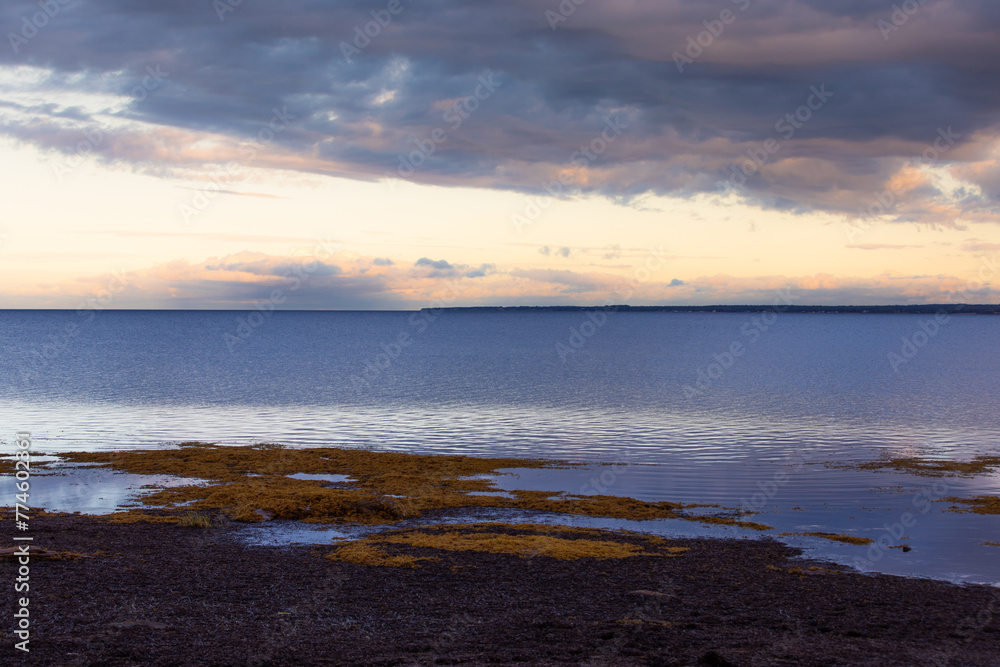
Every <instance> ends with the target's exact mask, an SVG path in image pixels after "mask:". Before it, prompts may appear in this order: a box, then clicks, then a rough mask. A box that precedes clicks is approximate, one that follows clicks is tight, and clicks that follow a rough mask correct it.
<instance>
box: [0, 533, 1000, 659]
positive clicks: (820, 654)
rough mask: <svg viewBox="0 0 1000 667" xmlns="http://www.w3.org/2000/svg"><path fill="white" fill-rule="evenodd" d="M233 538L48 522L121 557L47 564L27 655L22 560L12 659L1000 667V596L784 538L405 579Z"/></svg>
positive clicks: (303, 550)
mask: <svg viewBox="0 0 1000 667" xmlns="http://www.w3.org/2000/svg"><path fill="white" fill-rule="evenodd" d="M8 525H10V524H9V523H8ZM235 530H237V528H236V527H234V526H231V525H230V526H226V525H223V526H217V527H212V528H207V529H198V528H181V527H178V526H176V525H165V524H145V523H137V524H131V525H121V524H110V523H103V522H100V521H98V520H94V519H89V518H86V517H72V516H51V517H39V518H33V519H32V523H31V533H32V534H33V535H35V544H37V545H39V546H43V547H47V548H50V549H56V550H60V551H62V550H68V551H72V552H80V553H90V554H92V553H95V552H104V553H107V554H112V555H106V556H95V557H91V558H83V559H77V560H59V561H48V562H45V561H34V562H32V564H31V574H30V586H31V591H30V599H31V606H30V614H31V620H32V638H31V643H30V647H31V653H30V655H28V656H25V655H23V654H21V653H20V652H17V651H15V650H14V648H13V641H14V640H13V639H12V638H11V637H12V635H11V631H12V629H13V620H12V614H13V611H14V602H13V601H14V598H15V594H14V592H13V579H14V577H15V576H16V572H15V570H16V567H17V566H16V565H13V564H10V563H0V573H6V574H3V575H2V576H3V577H4V578H5V579H7V581H9V582H11V583H10V584H6V583H5V584H4V585H3V588H4V590H6V591H7V593H6V594H5V595H4V596H3V605H4V606H3V617H4V619H5V621H4V625H5V626H6V627H5V629H4V630H3V636H4V642H3V646H0V651H2V656H0V664H22V663H23V664H32V665H243V664H249V665H272V664H273V665H285V664H303V665H314V664H321V665H514V664H517V665H524V664H531V665H555V664H559V665H563V664H577V665H649V666H653V665H697V664H704V665H729V664H732V665H1000V630H998V628H1000V625H998V621H1000V590H997V589H991V588H987V587H957V586H953V585H949V584H944V583H938V582H931V581H924V580H912V579H903V578H896V577H888V576H865V575H860V574H853V573H833V572H831V569H832V570H836V569H837V567H836V566H833V565H830V564H823V563H815V562H804V561H801V560H794V559H792V557H793V556H794V555H795V553H796V552H795V551H794V550H792V549H790V548H788V547H786V546H783V545H781V544H778V543H775V542H766V541H748V540H739V541H718V540H677V541H676V542H673V543H672V544H674V545H676V546H686V547H690V548H691V551H689V552H687V553H685V554H684V555H683V557H676V558H663V557H635V558H627V559H621V560H607V561H595V560H591V559H583V560H578V561H561V560H555V559H552V558H547V557H532V558H521V557H518V556H513V555H504V554H488V553H472V552H440V551H437V552H433V553H434V555H437V556H441V557H442V558H441V560H440V561H436V562H425V563H423V567H422V568H420V569H408V568H389V567H372V566H362V565H352V564H349V563H342V562H333V561H330V560H326V559H324V558H322V555H323V554H326V553H328V552H329V551H330V549H329V548H322V549H321V548H316V547H294V548H284V549H275V548H257V547H246V546H243V545H241V544H240V543H238V542H236V541H235V540H234V539H233V537H232V534H233V532H234V531H235ZM619 539H622V540H623V541H628V540H630V539H632V538H629V537H623V538H619ZM411 551H412V553H414V554H421V555H428V554H430V553H431V552H429V551H428V550H421V549H417V548H411ZM809 566H818V567H819V569H815V570H809V569H808V567H809ZM790 570H791V571H790ZM635 591H646V593H642V594H637V593H634V592H635Z"/></svg>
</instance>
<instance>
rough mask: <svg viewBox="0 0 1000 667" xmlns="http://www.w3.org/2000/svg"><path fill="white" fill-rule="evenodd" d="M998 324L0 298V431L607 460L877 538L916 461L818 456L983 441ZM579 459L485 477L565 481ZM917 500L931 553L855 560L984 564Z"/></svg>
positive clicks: (995, 382)
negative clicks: (44, 304)
mask: <svg viewBox="0 0 1000 667" xmlns="http://www.w3.org/2000/svg"><path fill="white" fill-rule="evenodd" d="M998 341H1000V318H997V317H990V316H972V315H959V316H951V317H950V318H948V319H947V320H946V321H940V320H939V321H935V320H934V317H933V316H918V315H841V314H829V315H824V314H808V315H801V314H798V315H793V314H774V313H766V314H765V313H757V314H750V313H744V314H722V313H691V314H687V313H685V314H670V313H615V312H603V311H595V312H594V313H591V314H588V313H586V312H534V313H531V312H455V311H450V312H443V313H440V314H438V315H437V316H436V317H435V316H433V315H431V314H429V313H408V312H407V313H402V312H384V313H373V312H272V313H245V312H231V311H227V312H220V311H210V312H209V311H126V312H122V311H107V312H96V313H95V312H93V311H87V312H82V313H77V312H76V311H0V373H2V376H3V378H4V382H3V384H2V386H0V441H2V442H3V443H6V444H10V443H11V441H12V439H13V434H14V432H15V431H19V430H27V431H30V432H31V433H32V434H33V438H34V441H35V443H36V448H38V449H42V450H44V451H51V452H54V451H64V450H74V449H99V448H102V449H103V448H121V447H125V448H135V447H149V446H160V445H165V444H170V443H176V442H180V441H186V440H201V441H210V442H219V443H225V444H247V443H255V442H280V443H285V444H288V445H294V446H301V447H309V446H321V445H322V446H326V445H334V446H345V447H374V448H378V449H391V450H401V451H420V452H439V453H462V454H473V455H501V456H508V455H518V456H520V455H531V456H541V457H550V458H560V459H572V460H576V461H582V462H590V463H598V462H604V463H618V464H619V466H617V467H616V468H613V469H612V470H615V471H617V472H615V473H613V474H605V476H604V478H603V482H600V478H596V479H597V480H598V481H599V483H598V485H597V486H598V487H599V488H601V489H607V492H608V493H617V494H621V495H632V496H635V497H640V498H646V499H669V500H682V501H702V502H719V503H723V504H727V505H729V506H739V505H740V504H743V505H744V506H746V505H748V504H749V505H753V506H754V507H756V508H761V509H763V510H764V511H766V512H770V513H772V516H770V517H768V519H766V520H764V521H765V522H766V523H771V524H773V525H776V526H778V527H779V528H780V529H783V530H801V529H802V528H803V527H810V526H812V527H813V529H814V530H820V529H822V528H823V527H825V528H828V529H831V530H836V531H838V532H839V531H842V530H851V531H855V532H857V533H858V534H863V535H866V536H867V535H870V536H872V537H876V535H877V534H878V530H879V526H880V524H882V523H884V522H886V521H888V522H889V523H890V525H891V523H892V522H893V521H896V520H897V517H898V515H900V514H901V512H903V511H905V510H906V509H907V508H910V509H913V508H915V507H916V505H917V501H916V500H915V498H916V496H915V494H918V493H921V492H924V493H927V494H933V493H935V492H934V489H933V484H934V482H935V480H931V479H928V478H918V477H912V476H909V475H904V474H899V473H871V472H864V473H861V472H855V471H845V470H837V469H831V468H829V467H828V466H825V465H823V464H824V463H827V462H845V461H851V460H870V459H873V458H876V457H878V456H879V455H880V454H883V453H891V454H894V455H901V454H918V455H923V456H940V457H948V458H968V457H970V456H972V455H974V454H977V453H992V454H996V453H998V452H1000V409H998V408H1000V354H997V343H998ZM605 468H606V467H605ZM781 470H785V471H788V475H789V476H788V479H787V480H786V481H784V482H783V483H782V484H781V485H780V487H778V486H774V485H772V484H770V481H773V476H774V473H775V472H776V471H781ZM599 472H601V469H600V468H597V467H594V468H586V469H584V470H583V472H570V473H560V474H561V475H562V477H560V476H559V475H554V474H553V473H548V474H547V475H545V474H540V473H530V474H529V473H525V474H522V475H521V476H520V477H517V478H507V479H506V480H505V481H503V484H507V485H508V486H510V488H514V487H519V488H563V489H565V490H569V491H573V492H577V491H579V490H581V489H582V488H583V487H584V486H585V485H587V484H588V483H590V482H592V481H593V480H594V479H595V478H594V477H593V474H591V473H594V474H597V473H599ZM604 472H605V473H607V472H608V470H604ZM580 475H584V476H583V477H581V476H580ZM945 482H946V485H947V486H948V491H947V493H948V495H955V494H958V495H963V494H965V495H971V494H982V493H992V494H996V493H997V492H998V490H1000V479H998V476H997V475H992V476H985V477H978V478H970V479H960V478H949V479H947V480H945ZM588 488H594V486H593V485H592V484H591V486H590V487H588ZM772 491H773V492H772ZM937 491H938V492H940V491H942V488H941V487H940V486H939V487H938V489H937ZM755 495H756V500H755V499H754V498H755ZM938 495H941V494H940V493H939V494H938ZM935 497H936V496H935ZM924 504H926V503H924ZM869 505H870V506H871V507H872V508H873V509H871V510H868V509H865V508H867V507H869ZM933 506H934V507H935V510H934V511H933V512H929V513H927V514H922V515H920V517H921V519H922V523H918V525H917V526H915V527H913V528H912V529H911V530H910V532H911V533H913V537H912V541H913V543H914V544H916V543H917V542H921V541H923V542H925V543H926V544H927V545H928V546H927V547H926V552H927V554H928V555H927V558H930V559H931V561H933V562H934V563H936V565H935V566H934V567H936V568H937V569H934V568H930V569H928V567H929V566H927V565H926V564H925V565H921V566H919V567H915V566H912V564H913V563H915V562H923V561H920V557H921V556H920V554H917V551H918V550H917V549H916V548H915V547H914V550H913V551H912V552H910V553H908V554H906V555H907V556H908V557H910V558H909V560H903V559H902V557H901V556H900V554H901V553H902V552H901V551H900V550H893V551H892V552H891V553H889V552H887V553H886V554H885V556H884V557H879V558H878V559H875V560H874V561H872V562H873V569H882V570H885V571H900V572H907V573H928V572H929V573H930V574H931V575H933V576H948V577H951V578H962V577H972V578H973V579H975V580H984V581H1000V566H997V565H990V563H991V562H1000V548H996V547H988V546H980V542H982V541H986V540H993V541H1000V530H998V527H1000V518H997V517H982V516H975V517H973V516H970V515H957V514H945V513H940V512H939V511H937V509H938V508H944V507H947V505H941V504H937V503H935V504H934V505H933ZM793 508H799V509H794V510H793ZM872 512H875V514H876V515H877V516H872ZM817 527H818V528H817ZM942 531H944V532H942ZM948 531H951V532H948ZM955 531H959V532H961V531H965V532H962V533H961V535H958V534H953V533H955ZM990 531H992V533H991V534H988V533H990ZM956 540H958V542H956ZM945 544H950V545H952V546H954V545H955V544H963V545H965V544H968V545H972V544H974V545H976V547H977V548H976V549H975V550H973V551H975V553H976V554H980V555H976V556H968V555H967V554H966V555H962V554H959V553H957V550H956V549H952V548H948V549H945V548H944V546H943V545H945ZM934 545H936V546H934ZM843 546H845V547H847V546H848V545H843ZM825 548H827V550H828V551H829V550H830V549H834V551H835V549H836V548H839V545H836V546H835V547H825ZM935 549H936V551H935ZM990 549H992V550H993V551H992V552H990V551H989V550H990ZM949 552H950V554H951V555H949ZM913 554H917V556H913ZM934 554H936V555H934ZM834 555H835V556H843V558H846V559H850V558H851V557H852V555H851V554H849V553H847V552H846V551H845V552H843V553H840V552H835V553H834ZM987 556H989V557H992V559H993V561H990V560H989V559H988V558H987ZM935 559H936V560H935ZM869 560H872V559H869ZM893 563H895V565H894V564H893ZM942 568H943V569H942Z"/></svg>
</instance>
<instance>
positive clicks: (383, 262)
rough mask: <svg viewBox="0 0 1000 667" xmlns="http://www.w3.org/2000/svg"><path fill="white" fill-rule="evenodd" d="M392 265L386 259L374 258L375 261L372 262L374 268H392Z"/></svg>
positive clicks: (389, 260) (390, 261)
mask: <svg viewBox="0 0 1000 667" xmlns="http://www.w3.org/2000/svg"><path fill="white" fill-rule="evenodd" d="M394 263H395V262H393V261H392V260H391V259H389V258H388V257H376V258H375V259H373V260H372V264H374V265H375V266H392V265H393V264H394Z"/></svg>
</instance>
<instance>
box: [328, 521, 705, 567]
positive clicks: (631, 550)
mask: <svg viewBox="0 0 1000 667" xmlns="http://www.w3.org/2000/svg"><path fill="white" fill-rule="evenodd" d="M552 533H556V534H558V535H559V536H558V537H556V536H553V535H552ZM616 534H617V533H615V532H611V531H595V530H591V529H575V528H569V527H564V526H546V525H539V524H497V523H485V524H440V525H434V526H425V527H422V528H420V529H410V530H400V531H391V532H388V533H384V534H381V535H378V536H374V537H369V538H365V539H363V540H359V541H355V542H351V543H350V544H347V545H345V546H343V547H340V548H339V549H337V550H336V551H333V552H331V553H329V554H327V555H326V556H324V557H325V558H328V559H330V560H341V561H345V562H349V563H355V564H359V565H375V566H392V567H419V566H417V565H416V563H417V561H420V560H429V559H433V560H437V559H436V558H433V557H420V556H414V555H412V554H407V553H402V554H390V553H388V552H387V551H386V550H385V549H386V547H388V546H389V545H399V546H404V547H416V548H419V549H433V550H435V551H478V552H486V553H497V554H511V555H516V556H521V557H533V556H547V557H550V558H557V559H560V560H578V559H580V558H596V559H598V560H607V559H611V558H630V557H633V556H667V557H676V556H679V555H680V554H682V553H684V552H686V551H689V550H690V549H689V548H688V547H675V546H664V545H665V544H666V541H665V540H663V539H662V538H658V537H646V536H642V537H641V538H640V539H641V540H643V541H644V542H645V544H635V543H633V542H627V541H615V540H613V539H610V538H613V537H615V536H616ZM620 534H621V535H622V536H631V537H638V536H637V535H636V534H634V533H626V532H622V533H620Z"/></svg>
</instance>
